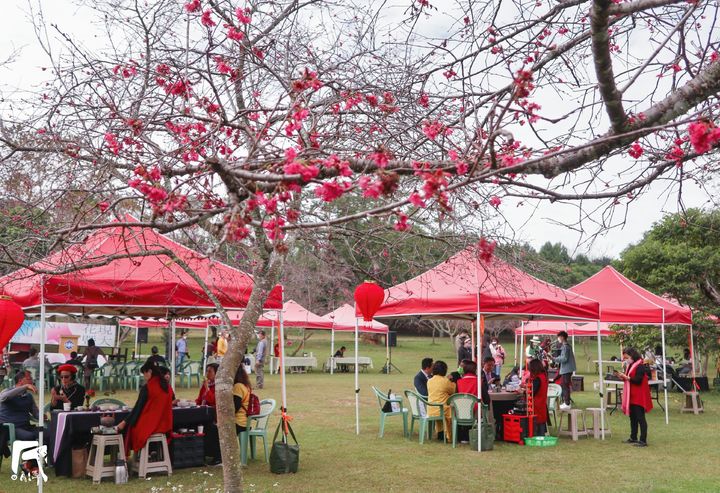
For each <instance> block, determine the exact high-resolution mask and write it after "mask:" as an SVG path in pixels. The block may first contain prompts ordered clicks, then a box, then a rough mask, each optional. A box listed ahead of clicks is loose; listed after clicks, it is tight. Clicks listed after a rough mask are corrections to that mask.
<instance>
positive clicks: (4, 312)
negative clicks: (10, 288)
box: [0, 295, 25, 353]
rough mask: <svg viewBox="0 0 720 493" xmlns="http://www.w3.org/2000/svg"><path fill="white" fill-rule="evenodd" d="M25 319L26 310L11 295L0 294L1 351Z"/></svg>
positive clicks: (0, 351)
mask: <svg viewBox="0 0 720 493" xmlns="http://www.w3.org/2000/svg"><path fill="white" fill-rule="evenodd" d="M23 320H25V312H23V309H22V307H21V306H20V305H18V304H17V303H15V302H14V301H13V299H12V298H11V297H10V296H4V295H0V353H2V352H3V350H4V349H5V346H7V344H8V342H10V339H12V336H14V335H15V332H17V331H18V329H19V328H20V326H21V325H22V323H23Z"/></svg>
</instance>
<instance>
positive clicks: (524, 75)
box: [514, 69, 535, 99]
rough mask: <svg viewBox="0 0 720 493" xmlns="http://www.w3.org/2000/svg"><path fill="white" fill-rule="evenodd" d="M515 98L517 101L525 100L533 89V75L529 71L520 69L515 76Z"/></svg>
mask: <svg viewBox="0 0 720 493" xmlns="http://www.w3.org/2000/svg"><path fill="white" fill-rule="evenodd" d="M514 83H515V96H516V97H517V98H518V99H521V98H526V97H528V96H529V95H530V92H531V91H532V90H533V89H535V85H534V84H533V75H532V72H531V71H530V70H525V69H520V70H518V71H517V73H516V74H515V81H514Z"/></svg>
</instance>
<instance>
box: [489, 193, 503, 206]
mask: <svg viewBox="0 0 720 493" xmlns="http://www.w3.org/2000/svg"><path fill="white" fill-rule="evenodd" d="M489 203H490V205H491V206H493V207H495V208H496V209H497V208H498V207H500V204H502V200H500V197H498V196H497V195H493V196H492V197H490V201H489Z"/></svg>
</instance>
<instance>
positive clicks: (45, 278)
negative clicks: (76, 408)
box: [0, 215, 282, 317]
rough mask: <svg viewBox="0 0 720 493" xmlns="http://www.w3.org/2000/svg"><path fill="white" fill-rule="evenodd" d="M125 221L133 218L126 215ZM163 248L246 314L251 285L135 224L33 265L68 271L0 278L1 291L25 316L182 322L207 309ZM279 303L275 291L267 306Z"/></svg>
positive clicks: (95, 236) (232, 271)
mask: <svg viewBox="0 0 720 493" xmlns="http://www.w3.org/2000/svg"><path fill="white" fill-rule="evenodd" d="M125 222H129V223H134V222H137V220H136V219H134V218H133V217H132V216H129V215H128V216H126V217H125ZM164 250H168V251H171V252H172V253H173V254H174V255H175V256H176V257H177V258H179V259H180V260H182V261H183V262H185V263H186V264H187V265H188V266H189V267H190V268H191V269H192V270H193V271H194V272H195V273H196V274H197V275H198V276H199V277H200V278H201V279H202V280H203V282H205V284H206V285H207V286H208V287H209V288H210V290H211V291H212V292H213V294H214V295H215V296H216V297H217V298H218V299H219V300H220V302H221V303H222V305H223V306H224V307H226V308H229V309H232V308H235V309H239V308H245V305H247V301H248V299H249V298H250V294H251V292H252V288H253V284H254V282H253V279H252V277H251V276H250V275H249V274H246V273H245V272H243V271H241V270H239V269H235V268H232V267H230V266H228V265H225V264H223V263H221V262H218V261H215V260H212V259H210V258H208V257H207V256H205V255H203V254H201V253H199V252H196V251H194V250H191V249H189V248H187V247H184V246H182V245H180V244H179V243H176V242H175V241H173V240H171V239H169V238H167V237H165V236H163V235H160V234H158V233H156V232H155V231H153V230H151V229H148V228H142V227H139V226H138V227H128V226H120V225H118V226H115V227H112V228H106V229H103V230H99V231H96V232H94V233H92V234H90V235H89V236H88V237H87V239H85V241H83V242H82V243H78V244H75V245H72V246H70V247H68V248H66V249H63V250H60V251H58V252H56V253H53V254H51V255H49V256H48V257H46V258H45V259H43V260H41V261H39V262H37V263H35V264H33V265H32V266H31V267H32V268H33V269H36V270H50V271H52V270H61V271H62V270H69V269H70V268H72V269H73V271H72V272H67V273H64V274H36V273H35V272H33V270H32V269H21V270H19V271H16V272H13V273H11V274H8V275H7V276H4V277H1V278H0V289H2V290H4V292H5V293H6V294H8V295H10V296H12V297H13V299H14V300H15V301H16V302H17V303H18V304H19V305H20V306H22V307H23V309H24V310H25V311H26V312H28V313H33V312H35V313H37V312H38V311H40V306H41V305H44V306H45V308H46V309H47V310H48V311H50V312H53V313H64V314H80V315H90V314H104V315H119V316H145V317H167V316H168V314H172V315H175V316H177V317H187V316H193V315H197V314H201V313H207V312H208V311H213V310H214V309H215V305H214V304H213V303H212V301H210V299H209V298H208V297H207V295H206V294H205V293H204V292H203V290H202V288H201V287H200V286H199V285H198V284H197V283H196V282H195V280H194V279H193V278H192V277H191V276H190V275H189V274H188V273H186V272H185V271H184V270H183V269H182V268H181V267H180V266H179V265H178V264H177V263H176V262H175V261H174V260H173V259H172V258H171V257H169V256H167V255H166V254H165V253H162V252H163V251H164ZM154 252H155V253H154ZM109 259H110V260H109ZM281 297H282V294H281V288H280V286H276V287H275V289H273V290H272V292H271V293H270V296H269V298H268V300H267V302H266V304H265V307H266V308H270V309H272V308H281V307H282V302H281Z"/></svg>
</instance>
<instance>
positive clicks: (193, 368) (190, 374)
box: [179, 361, 202, 389]
mask: <svg viewBox="0 0 720 493" xmlns="http://www.w3.org/2000/svg"><path fill="white" fill-rule="evenodd" d="M200 372H202V365H201V364H200V362H199V361H188V362H186V363H183V366H182V367H181V368H180V372H179V376H180V385H182V383H183V382H185V388H186V389H189V388H190V382H191V381H192V379H193V378H194V379H195V381H196V382H197V386H198V387H200V380H201V378H200V377H201V375H200Z"/></svg>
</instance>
